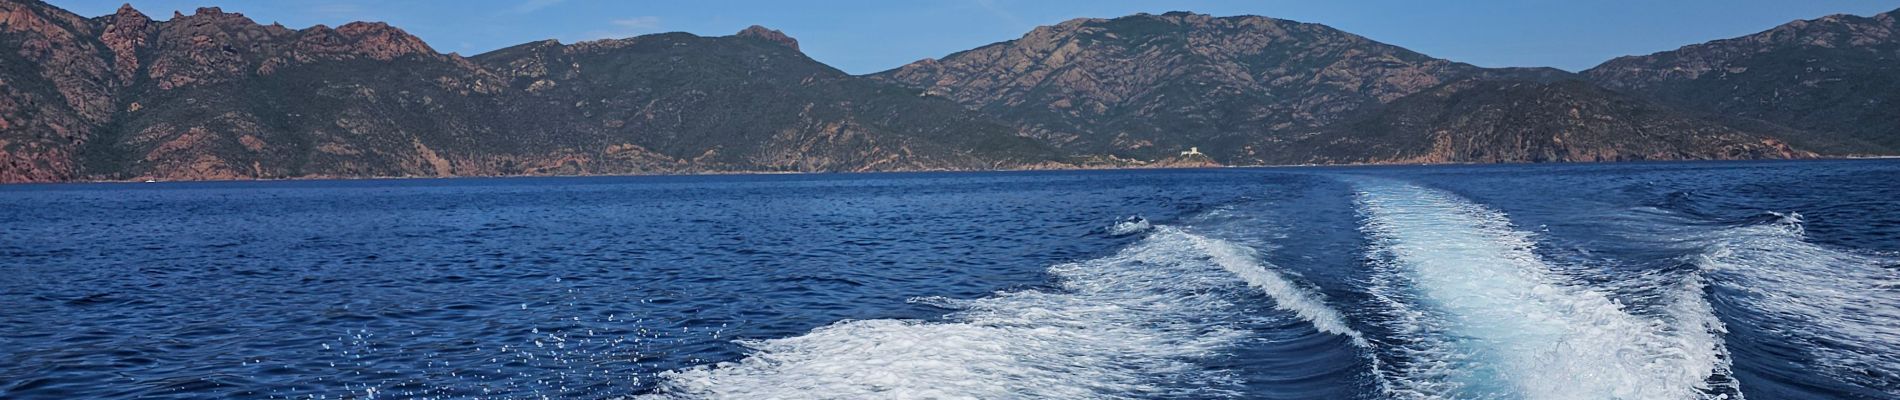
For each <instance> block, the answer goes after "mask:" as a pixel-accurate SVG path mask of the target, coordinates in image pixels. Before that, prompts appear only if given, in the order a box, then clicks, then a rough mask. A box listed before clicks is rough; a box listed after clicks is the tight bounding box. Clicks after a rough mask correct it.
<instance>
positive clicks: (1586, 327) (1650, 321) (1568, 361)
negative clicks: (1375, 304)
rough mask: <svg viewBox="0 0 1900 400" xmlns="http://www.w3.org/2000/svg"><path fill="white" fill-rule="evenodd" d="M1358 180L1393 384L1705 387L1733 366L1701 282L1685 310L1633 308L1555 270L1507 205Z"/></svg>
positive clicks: (1453, 388) (1650, 392) (1619, 392)
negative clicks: (1670, 314)
mask: <svg viewBox="0 0 1900 400" xmlns="http://www.w3.org/2000/svg"><path fill="white" fill-rule="evenodd" d="M1355 187H1356V188H1357V190H1358V194H1357V202H1358V204H1359V207H1360V209H1361V211H1362V212H1363V214H1364V215H1363V216H1364V218H1365V221H1364V226H1363V231H1364V232H1365V233H1366V234H1367V235H1368V236H1369V237H1370V238H1371V240H1372V249H1371V254H1370V255H1369V257H1371V261H1372V263H1373V265H1375V267H1376V268H1378V269H1379V271H1378V274H1377V278H1376V279H1375V280H1374V282H1372V285H1371V291H1372V292H1373V294H1374V295H1375V296H1376V297H1378V298H1379V299H1380V300H1381V301H1383V302H1385V303H1387V306H1388V308H1389V310H1388V311H1387V313H1388V314H1389V315H1387V316H1386V320H1387V324H1388V325H1390V326H1389V328H1390V329H1391V330H1392V331H1393V334H1394V335H1395V336H1397V338H1395V340H1393V341H1392V342H1393V343H1392V346H1393V347H1394V348H1392V349H1389V351H1392V352H1394V353H1396V354H1399V355H1400V356H1401V357H1400V358H1401V359H1402V362H1398V363H1394V364H1393V365H1390V366H1388V367H1382V369H1383V371H1382V373H1388V374H1391V376H1388V377H1387V379H1386V382H1385V384H1386V386H1387V388H1386V389H1387V391H1388V394H1391V395H1394V396H1396V397H1412V398H1530V399H1607V398H1621V399H1677V398H1697V397H1704V396H1706V394H1705V393H1706V392H1707V390H1709V389H1710V388H1709V384H1708V382H1707V380H1708V378H1709V377H1710V375H1711V374H1714V373H1717V372H1719V370H1720V369H1721V368H1724V365H1725V363H1726V360H1725V358H1723V355H1722V354H1723V353H1722V352H1723V350H1722V346H1721V343H1720V341H1719V336H1718V332H1716V331H1717V330H1719V329H1720V328H1719V323H1718V324H1717V325H1718V326H1711V325H1709V322H1710V321H1712V319H1713V317H1712V316H1710V315H1711V314H1710V313H1709V312H1708V310H1707V308H1708V307H1707V305H1706V302H1704V301H1702V299H1701V298H1700V294H1699V290H1698V289H1699V288H1687V289H1685V290H1696V292H1695V293H1693V294H1690V293H1689V292H1684V293H1685V295H1684V296H1683V297H1687V299H1682V300H1679V301H1680V302H1681V307H1679V309H1680V310H1681V313H1682V314H1685V316H1682V317H1678V318H1666V319H1667V320H1665V318H1651V317H1642V316H1637V315H1633V314H1631V313H1630V312H1628V311H1627V310H1626V309H1625V307H1624V306H1623V305H1622V304H1619V303H1617V302H1616V301H1614V300H1612V299H1610V298H1609V297H1607V296H1605V295H1604V294H1603V293H1602V292H1599V291H1596V290H1593V289H1591V288H1589V287H1586V286H1584V285H1581V284H1579V283H1576V282H1573V281H1571V280H1570V279H1568V278H1567V277H1565V276H1562V275H1559V274H1557V273H1554V272H1553V271H1552V269H1551V268H1550V265H1548V264H1546V261H1544V260H1543V259H1542V258H1541V257H1540V256H1538V255H1537V254H1536V253H1535V251H1534V246H1535V243H1534V241H1533V240H1532V239H1531V237H1530V236H1529V235H1528V234H1526V233H1524V232H1521V231H1518V230H1516V229H1514V228H1513V227H1512V226H1511V223H1510V221H1509V219H1508V218H1506V216H1505V215H1504V214H1503V213H1500V212H1497V211H1495V210H1491V209H1489V208H1486V207H1484V206H1480V205H1477V204H1473V203H1471V202H1469V201H1466V200H1464V199H1461V198H1458V197H1457V196H1455V195H1453V194H1450V193H1447V192H1443V191H1439V190H1434V189H1428V188H1424V187H1420V186H1416V185H1412V184H1408V183H1402V182H1392V181H1384V180H1373V179H1365V180H1359V181H1356V182H1355ZM1691 286H1692V285H1691ZM1698 305H1699V306H1698Z"/></svg>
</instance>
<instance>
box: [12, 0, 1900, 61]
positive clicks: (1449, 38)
mask: <svg viewBox="0 0 1900 400" xmlns="http://www.w3.org/2000/svg"><path fill="white" fill-rule="evenodd" d="M50 2H51V3H53V4H55V5H58V6H60V7H64V8H66V9H68V10H72V11H74V12H77V13H79V14H81V15H85V16H98V15H104V14H110V13H112V11H113V10H115V9H117V8H118V7H119V5H120V4H121V3H124V2H125V0H51V1H50ZM132 3H133V6H134V7H136V8H138V9H139V10H141V11H144V12H145V13H146V14H149V15H151V16H152V17H153V18H157V19H168V18H170V17H171V12H172V11H173V10H182V11H183V12H185V13H187V14H189V13H191V12H192V10H194V9H196V8H198V7H200V6H212V5H215V6H222V7H223V8H224V10H225V11H226V12H240V13H244V14H245V15H247V16H250V17H251V18H252V19H255V20H257V21H258V22H260V23H270V22H280V23H283V24H284V25H285V26H289V27H292V28H303V27H308V26H311V25H315V24H327V25H331V26H336V25H341V24H343V23H346V22H349V21H356V20H367V21H384V22H388V23H390V24H392V25H395V26H397V27H401V28H403V29H404V30H407V31H409V33H412V34H415V35H417V36H420V37H422V38H423V40H426V41H428V42H429V44H430V45H431V46H434V47H435V48H436V50H439V51H442V52H458V53H462V54H464V55H473V54H479V53H482V52H485V51H489V50H494V49H498V48H502V47H507V46H510V45H514V44H519V43H524V42H530V41H535V40H541V39H549V38H553V39H559V40H561V41H562V42H567V43H572V42H575V41H581V40H591V39H600V38H617V37H627V36H635V35H641V34H648V33H658V32H672V31H684V32H691V33H695V34H700V35H708V36H717V35H729V34H732V33H734V32H738V31H739V30H740V29H743V28H745V27H746V26H748V25H753V24H758V25H764V26H767V27H771V28H775V29H780V30H783V31H785V33H786V34H789V35H791V36H792V37H795V38H798V40H799V42H800V45H801V46H802V47H803V48H804V49H805V53H806V54H808V55H810V56H811V57H812V58H814V59H817V60H818V61H822V62H824V63H826V64H830V65H832V66H834V67H837V68H839V69H842V70H845V71H846V72H851V73H859V74H862V73H871V72H877V71H882V70H885V69H890V68H895V67H898V66H901V65H903V64H905V63H909V62H911V61H916V60H919V59H923V58H929V57H941V56H943V55H946V54H950V53H952V52H956V51H961V50H967V49H970V48H974V47H978V46H982V45H985V44H989V43H994V42H999V41H1004V40H1010V39H1015V38H1018V37H1021V36H1022V34H1023V33H1025V32H1028V31H1029V30H1030V29H1031V28H1034V27H1036V26H1037V25H1048V24H1054V23H1057V22H1061V21H1064V20H1068V19H1072V18H1079V17H1098V18H1110V17H1117V16H1123V15H1128V14H1134V13H1138V12H1148V13H1162V12H1167V11H1176V10H1181V11H1193V12H1198V13H1204V14H1213V15H1217V16H1227V15H1242V14H1251V15H1264V16H1269V17H1275V18H1284V19H1291V20H1297V21H1303V22H1317V23H1322V24H1326V25H1331V26H1333V27H1335V28H1339V29H1343V30H1345V31H1348V32H1352V33H1357V34H1359V35H1363V36H1366V37H1370V38H1372V39H1374V40H1379V41H1383V42H1386V43H1391V44H1396V45H1399V46H1404V47H1407V48H1410V49H1412V50H1416V51H1419V52H1422V53H1425V54H1429V55H1432V56H1435V57H1440V58H1447V59H1452V60H1456V61H1463V62H1469V63H1473V64H1477V65H1481V66H1487V67H1507V66H1516V67H1529V66H1551V67H1558V68H1563V69H1567V70H1573V71H1574V70H1580V69H1585V68H1589V67H1591V66H1594V65H1596V64H1597V63H1600V62H1603V61H1604V60H1608V59H1610V58H1612V57H1616V56H1621V55H1630V54H1647V53H1652V52H1656V51H1662V50H1669V49H1674V48H1676V47H1680V46H1683V45H1687V44H1693V43H1701V42H1705V41H1709V40H1713V39H1720V38H1728V37H1734V36H1740V35H1745V34H1749V33H1754V32H1759V31H1762V30H1765V29H1768V28H1770V27H1773V26H1775V25H1779V24H1782V23H1786V22H1788V21H1792V20H1796V19H1809V18H1816V17H1820V16H1824V15H1828V14H1838V13H1847V14H1856V15H1871V14H1875V13H1880V12H1886V11H1891V10H1894V9H1896V8H1900V0H1646V1H1645V0H1564V1H1557V0H1466V1H1432V0H1360V1H1354V0H1301V1H1292V0H1284V1H1283V0H1251V1H1243V0H1153V1H1135V0H1094V1H1054V0H836V1H787V0H747V1H739V0H733V1H717V0H704V1H629V0H622V1H608V0H467V1H429V2H423V1H402V0H304V1H280V0H266V1H236V0H132Z"/></svg>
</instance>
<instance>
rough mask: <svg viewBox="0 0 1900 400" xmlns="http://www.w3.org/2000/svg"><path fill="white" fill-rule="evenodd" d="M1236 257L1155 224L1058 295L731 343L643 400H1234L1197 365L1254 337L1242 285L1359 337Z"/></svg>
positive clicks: (1035, 293)
mask: <svg viewBox="0 0 1900 400" xmlns="http://www.w3.org/2000/svg"><path fill="white" fill-rule="evenodd" d="M1250 256H1251V254H1250V253H1248V252H1247V251H1246V250H1243V249H1241V248H1238V247H1237V246H1233V245H1231V244H1227V243H1225V242H1222V241H1219V240H1215V239H1209V238H1205V237H1201V236H1198V235H1194V234H1190V233H1187V232H1183V231H1181V230H1179V229H1175V228H1171V227H1165V226H1160V227H1156V228H1155V229H1154V231H1153V232H1152V233H1151V234H1149V236H1148V237H1146V238H1144V239H1142V240H1140V241H1138V242H1136V243H1135V244H1133V245H1131V246H1130V247H1128V248H1125V249H1123V250H1122V251H1120V252H1118V253H1117V254H1115V255H1112V256H1108V257H1104V258H1100V259H1095V260H1089V261H1084V262H1079V263H1073V264H1063V265H1057V266H1054V267H1051V268H1050V270H1049V272H1050V273H1051V274H1052V275H1054V276H1055V277H1056V278H1057V282H1058V289H1059V290H1054V291H1041V290H1023V291H1012V292H1001V293H998V294H996V295H995V296H992V297H987V298H981V299H974V300H950V299H942V298H927V299H920V300H919V301H922V302H926V303H930V304H933V305H939V306H943V307H949V308H955V309H958V310H959V311H957V312H955V313H952V314H951V315H949V316H947V317H946V321H945V322H925V321H909V320H864V321H841V322H838V323H835V324H832V325H829V326H825V327H822V328H818V329H815V330H813V331H811V332H809V333H807V334H805V335H802V336H797V337H789V338H782V339H772V340H763V341H749V342H742V343H743V344H744V345H746V346H747V347H750V348H751V349H752V350H753V351H752V353H751V354H750V355H749V356H748V357H746V358H745V359H743V360H740V361H737V362H731V363H721V364H718V365H713V366H702V367H695V368H689V369H685V370H680V371H673V372H668V373H665V374H663V377H664V382H662V383H661V384H660V385H659V387H658V388H657V391H656V393H655V394H653V395H650V396H648V397H650V398H739V399H753V398H758V399H764V398H772V399H799V398H878V399H890V398H896V399H903V398H1126V397H1180V398H1218V397H1236V396H1239V395H1240V393H1239V392H1238V389H1239V385H1240V384H1241V383H1242V382H1240V380H1239V379H1238V378H1237V377H1235V376H1233V373H1232V372H1231V371H1222V370H1213V369H1209V368H1207V367H1205V366H1202V365H1199V364H1197V361H1200V360H1204V359H1208V358H1210V357H1215V356H1220V355H1222V354H1224V353H1225V352H1226V351H1228V350H1229V349H1230V348H1232V347H1234V346H1237V345H1239V344H1241V343H1242V342H1244V341H1246V340H1251V339H1254V338H1255V336H1254V332H1252V331H1250V330H1247V329H1237V328H1236V327H1235V325H1234V321H1236V320H1240V319H1247V318H1252V317H1253V316H1250V315H1245V314H1244V313H1243V311H1244V310H1246V309H1247V307H1245V305H1243V304H1235V303H1234V301H1235V300H1242V299H1245V298H1246V297H1243V296H1236V295H1235V294H1236V293H1240V292H1239V291H1244V290H1249V289H1247V287H1248V286H1249V285H1250V286H1252V287H1255V288H1258V289H1260V290H1264V291H1266V292H1267V293H1268V294H1270V295H1272V296H1274V298H1275V299H1276V301H1278V302H1280V303H1281V306H1280V307H1281V308H1284V309H1287V310H1291V311H1293V312H1294V313H1297V314H1299V315H1300V316H1301V317H1302V318H1306V319H1308V320H1310V321H1315V325H1316V326H1322V327H1321V328H1319V329H1321V330H1325V331H1327V332H1334V333H1340V334H1343V335H1348V336H1352V337H1354V338H1355V339H1356V338H1358V337H1359V334H1358V333H1357V332H1354V331H1352V330H1351V329H1349V328H1347V327H1346V326H1345V324H1344V322H1343V320H1341V319H1340V317H1339V315H1338V312H1336V311H1332V310H1330V309H1326V308H1325V305H1324V304H1323V303H1322V302H1321V301H1320V300H1319V299H1318V297H1317V296H1316V295H1313V294H1310V293H1308V292H1305V291H1304V290H1303V289H1300V288H1299V286H1297V285H1294V284H1293V283H1292V282H1290V281H1287V280H1286V278H1284V277H1281V276H1278V275H1276V274H1274V273H1272V272H1270V271H1267V270H1266V266H1265V265H1264V264H1261V263H1259V262H1258V261H1253V260H1252V257H1250ZM1237 276H1238V279H1237ZM1361 341H1363V340H1361Z"/></svg>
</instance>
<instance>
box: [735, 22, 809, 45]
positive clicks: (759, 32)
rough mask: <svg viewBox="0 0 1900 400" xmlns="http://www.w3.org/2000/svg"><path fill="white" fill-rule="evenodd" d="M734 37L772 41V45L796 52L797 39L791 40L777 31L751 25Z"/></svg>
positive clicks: (783, 33)
mask: <svg viewBox="0 0 1900 400" xmlns="http://www.w3.org/2000/svg"><path fill="white" fill-rule="evenodd" d="M735 36H739V37H749V38H759V39H765V40H769V41H772V42H774V43H778V44H782V45H785V47H790V48H792V50H798V39H793V38H792V37H791V36H786V35H785V32H779V30H777V29H769V28H766V27H763V26H758V25H753V26H749V27H746V28H745V29H743V30H740V31H739V33H738V34H736V35H735Z"/></svg>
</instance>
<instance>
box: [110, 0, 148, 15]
mask: <svg viewBox="0 0 1900 400" xmlns="http://www.w3.org/2000/svg"><path fill="white" fill-rule="evenodd" d="M112 15H113V16H115V17H119V18H125V17H129V16H137V17H138V18H146V19H150V18H147V17H146V16H145V13H142V12H139V9H137V8H132V3H123V4H119V9H118V10H117V11H113V12H112Z"/></svg>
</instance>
